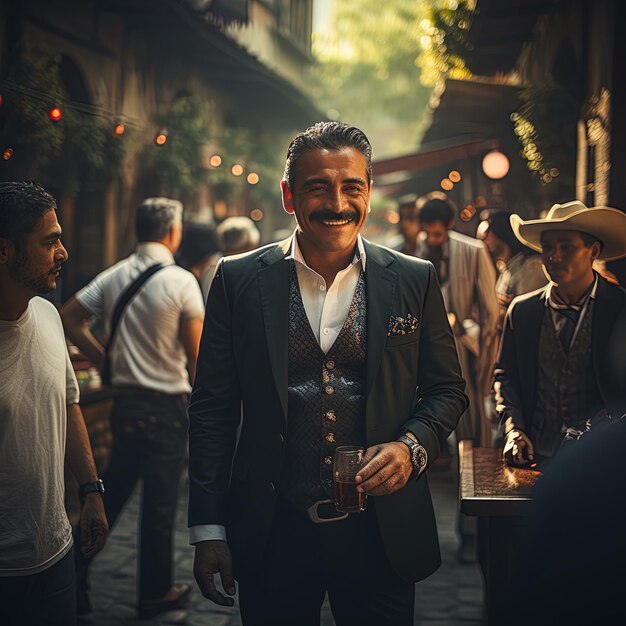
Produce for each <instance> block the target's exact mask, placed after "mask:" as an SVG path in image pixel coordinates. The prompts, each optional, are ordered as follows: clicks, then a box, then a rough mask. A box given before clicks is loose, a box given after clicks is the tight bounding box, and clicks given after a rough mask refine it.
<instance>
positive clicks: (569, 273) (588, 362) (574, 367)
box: [494, 201, 626, 466]
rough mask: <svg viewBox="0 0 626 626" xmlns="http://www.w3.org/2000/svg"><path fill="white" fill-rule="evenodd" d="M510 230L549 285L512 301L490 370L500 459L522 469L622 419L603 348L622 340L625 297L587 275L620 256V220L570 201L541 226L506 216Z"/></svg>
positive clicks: (618, 376)
mask: <svg viewBox="0 0 626 626" xmlns="http://www.w3.org/2000/svg"><path fill="white" fill-rule="evenodd" d="M511 226H512V228H513V232H514V233H515V236H516V237H517V238H518V239H519V240H520V241H521V242H522V243H524V244H525V245H526V246H528V247H529V248H531V249H533V250H536V251H540V252H541V255H542V259H543V264H544V266H545V268H546V271H547V273H548V275H549V276H550V282H549V283H548V284H547V285H546V287H545V288H544V289H541V290H539V291H535V292H533V293H530V294H527V295H525V296H520V297H518V298H516V299H515V300H513V303H512V304H511V306H510V308H509V311H508V313H507V316H506V319H505V324H504V331H503V334H502V342H501V346H500V353H499V355H498V361H497V364H496V370H495V384H494V389H495V392H496V402H497V406H498V410H499V412H500V415H501V423H502V426H503V428H504V435H505V442H504V458H505V460H506V461H507V462H508V463H510V464H513V465H521V466H524V465H528V464H531V463H533V462H536V461H542V460H543V459H548V458H550V457H552V456H553V455H554V454H555V453H556V451H557V450H558V449H559V447H560V446H561V444H562V443H563V441H564V439H565V438H566V436H568V433H570V434H571V433H572V432H575V433H579V434H581V433H583V432H585V431H587V430H588V429H589V428H591V427H592V426H593V424H594V423H595V422H601V421H607V420H608V419H610V418H613V419H615V418H619V417H620V416H621V415H623V414H624V413H625V412H626V380H624V369H623V358H622V360H621V366H622V367H621V369H618V370H616V369H615V364H616V360H615V358H614V355H615V350H616V348H615V346H613V345H612V344H613V343H614V339H612V338H615V337H621V338H622V339H623V337H624V336H625V332H626V328H625V327H624V324H625V323H626V322H625V318H626V315H625V313H624V310H625V307H626V291H625V290H624V289H622V288H621V287H619V286H617V285H613V284H611V283H609V282H608V281H606V280H605V279H604V278H602V276H600V275H599V274H598V273H597V272H595V271H594V270H593V264H594V261H595V260H596V259H600V260H614V259H619V258H622V257H624V256H626V215H625V214H624V213H622V212H621V211H618V210H617V209H612V208H609V207H591V208H587V207H586V206H585V205H584V204H583V203H582V202H578V201H574V202H568V203H566V204H555V205H554V206H553V207H552V208H551V209H550V211H549V212H548V214H547V217H546V218H545V219H538V220H528V221H524V220H522V219H521V218H520V217H519V216H517V215H513V216H511ZM618 349H619V350H620V351H622V356H623V344H622V345H621V346H620V347H619V348H618ZM617 363H618V364H619V363H620V361H619V360H618V361H617Z"/></svg>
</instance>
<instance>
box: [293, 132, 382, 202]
mask: <svg viewBox="0 0 626 626" xmlns="http://www.w3.org/2000/svg"><path fill="white" fill-rule="evenodd" d="M342 148H356V149H357V150H358V151H359V152H360V153H361V154H362V155H363V156H364V157H365V160H366V161H367V176H368V178H369V180H370V181H371V180H372V146H371V145H370V142H369V139H368V138H367V136H366V135H365V133H364V132H363V131H362V130H360V129H358V128H356V127H355V126H349V125H348V124H344V123H343V122H317V124H313V126H310V127H309V128H307V129H306V130H305V131H303V132H301V133H299V134H298V135H296V136H295V137H294V138H293V140H292V142H291V143H290V144H289V148H287V161H286V163H285V174H284V176H283V179H284V180H285V181H286V182H287V186H288V187H289V189H291V190H292V191H293V189H294V184H295V179H296V169H297V166H298V159H299V158H300V157H301V156H302V155H303V154H304V153H305V152H310V151H311V150H330V151H334V152H336V151H338V150H341V149H342Z"/></svg>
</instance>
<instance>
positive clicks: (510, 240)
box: [476, 210, 548, 333]
mask: <svg viewBox="0 0 626 626" xmlns="http://www.w3.org/2000/svg"><path fill="white" fill-rule="evenodd" d="M482 217H483V220H482V221H481V222H480V224H479V225H478V228H477V230H476V238H477V239H480V240H481V241H482V242H483V243H484V244H485V245H486V246H487V248H488V249H489V252H490V254H491V258H492V259H493V262H494V265H495V266H496V269H497V271H498V279H497V281H496V295H497V297H498V304H499V305H500V317H499V323H498V332H499V333H500V332H502V325H503V322H504V316H505V315H506V311H507V309H508V308H509V304H511V301H512V300H513V298H515V297H517V296H521V295H522V294H524V293H528V292H530V291H535V289H539V288H540V287H543V286H544V285H545V284H546V283H547V282H548V279H547V278H546V275H545V273H544V271H543V266H542V262H541V256H540V255H539V254H538V253H537V252H535V251H534V250H531V249H530V248H528V247H527V246H525V245H524V244H522V243H521V242H520V240H519V239H518V238H517V237H516V236H515V234H514V233H513V229H512V228H511V222H510V217H511V214H510V213H509V212H508V211H500V210H497V211H486V212H485V214H484V215H483V216H482Z"/></svg>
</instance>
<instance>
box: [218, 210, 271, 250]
mask: <svg viewBox="0 0 626 626" xmlns="http://www.w3.org/2000/svg"><path fill="white" fill-rule="evenodd" d="M217 234H218V236H219V238H220V241H221V242H222V248H223V251H224V256H229V255H231V254H243V253H244V252H249V251H250V250H254V249H255V248H257V247H258V245H259V242H260V241H261V233H260V232H259V229H258V228H257V227H256V224H255V223H254V222H253V221H252V220H251V219H250V218H249V217H245V216H243V215H240V216H236V217H227V218H226V219H225V220H224V221H223V222H221V223H220V224H219V226H218V227H217Z"/></svg>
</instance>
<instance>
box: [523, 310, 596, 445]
mask: <svg viewBox="0 0 626 626" xmlns="http://www.w3.org/2000/svg"><path fill="white" fill-rule="evenodd" d="M539 354H540V358H539V371H538V372H537V395H536V399H535V411H534V413H533V423H532V428H531V432H530V438H531V440H532V441H533V443H534V444H535V450H536V452H537V453H539V454H542V455H544V456H552V455H553V454H554V453H555V452H556V450H557V448H558V446H559V444H560V443H561V440H562V437H563V430H564V429H565V428H568V427H573V428H579V429H581V428H582V427H583V426H584V424H585V421H586V420H587V419H590V418H591V417H593V415H594V414H595V413H596V412H597V411H599V410H600V409H601V408H602V405H603V403H602V398H601V397H600V393H599V391H598V385H597V384H596V380H595V375H594V372H593V360H592V355H591V307H589V308H588V309H587V312H586V314H585V317H584V318H583V320H582V323H581V324H580V328H579V329H578V333H577V335H576V337H575V339H574V343H573V344H572V345H571V347H570V350H569V352H568V353H566V352H565V350H564V349H563V346H562V345H561V342H560V341H559V338H558V336H557V334H556V331H555V330H554V324H553V323H552V317H551V315H550V311H548V310H546V313H545V315H544V316H543V322H542V325H541V334H540V339H539Z"/></svg>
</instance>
